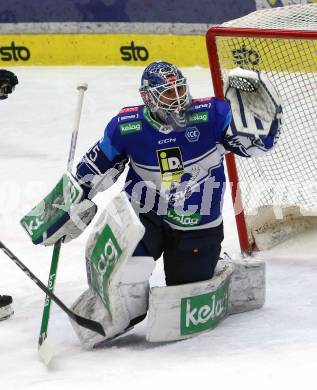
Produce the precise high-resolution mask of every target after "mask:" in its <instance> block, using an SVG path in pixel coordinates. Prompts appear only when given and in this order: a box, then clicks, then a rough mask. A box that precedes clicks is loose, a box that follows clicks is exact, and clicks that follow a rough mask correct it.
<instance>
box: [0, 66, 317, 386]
mask: <svg viewBox="0 0 317 390" xmlns="http://www.w3.org/2000/svg"><path fill="white" fill-rule="evenodd" d="M15 70H16V72H17V74H18V76H19V79H20V84H19V85H18V86H17V89H16V92H15V93H14V94H13V95H12V96H10V98H9V99H8V100H5V101H1V102H0V134H1V142H0V174H1V191H0V226H1V233H0V239H1V240H3V241H4V243H6V244H7V245H8V246H9V248H10V249H11V250H13V251H14V252H15V253H16V254H17V255H18V256H20V257H21V260H22V261H23V262H25V263H26V265H27V266H28V267H30V269H31V270H32V271H34V273H36V274H37V275H38V276H39V277H40V278H41V279H42V280H43V281H44V282H45V283H46V281H47V277H48V272H49V266H50V258H51V254H52V248H43V247H35V246H33V245H32V244H31V243H30V241H29V239H28V238H27V236H26V234H25V232H24V231H23V230H22V228H21V227H20V226H19V223H18V221H19V219H20V218H21V216H23V215H24V213H26V212H27V211H29V209H30V208H31V207H32V206H34V205H35V204H36V203H37V202H38V201H39V200H40V199H41V198H42V197H43V196H44V195H46V193H47V192H48V191H49V190H50V189H51V187H52V186H53V185H54V184H55V183H56V181H57V180H58V178H59V177H60V176H61V174H62V172H63V171H64V170H65V169H66V163H67V156H68V149H69V143H70V137H71V130H72V126H73V120H74V113H75V106H76V98H77V91H76V85H77V83H79V82H88V84H89V87H88V91H87V93H86V96H85V101H84V109H83V117H82V122H81V128H80V132H79V137H78V148H77V154H76V158H77V159H78V158H79V157H80V156H81V155H82V154H83V153H84V152H85V151H86V149H87V148H88V147H90V146H91V145H92V144H93V143H94V142H95V141H96V139H98V138H99V137H101V136H102V134H103V129H104V127H105V124H106V122H107V121H108V120H109V119H110V118H111V117H112V115H115V114H116V113H117V111H118V110H119V109H120V108H121V106H127V105H134V104H138V103H140V98H139V96H138V91H137V89H138V83H139V79H140V75H141V71H142V69H141V68H130V67H129V68H128V67H127V68H125V67H122V68H115V67H113V68H111V67H110V68H95V67H90V68H83V67H65V68H41V67H39V68H35V67H34V68H15ZM184 73H185V74H186V75H187V76H188V79H189V82H190V84H191V86H192V88H191V91H192V94H193V95H194V96H195V97H199V96H207V95H210V94H211V87H210V84H211V81H210V75H209V71H208V70H204V69H199V68H191V69H184ZM115 191H118V186H117V187H116V188H115V189H113V190H111V191H109V192H107V193H103V194H100V195H98V197H97V198H96V201H97V203H98V206H99V209H100V211H101V210H102V208H103V207H104V206H105V205H106V203H107V201H108V200H109V199H110V197H111V194H114V193H115ZM224 221H225V240H224V249H225V250H226V251H227V252H228V253H230V254H231V255H233V256H237V255H238V254H239V247H238V239H237V234H236V227H235V223H234V215H233V211H232V206H231V203H230V196H229V193H228V192H227V196H226V199H225V206H224ZM87 234H88V232H87V233H85V234H84V235H83V236H82V237H81V238H80V239H78V240H77V241H74V242H71V243H70V244H67V245H64V246H63V247H62V251H61V259H60V265H59V271H58V277H57V283H56V294H57V295H58V296H60V297H61V298H62V299H63V300H64V301H65V302H66V303H67V304H68V305H71V304H72V303H73V301H74V300H75V299H76V298H77V296H78V295H79V294H80V293H81V292H82V291H83V290H84V289H85V287H86V277H85V264H84V246H85V240H86V239H87ZM316 249H317V240H316V234H315V233H311V234H306V235H303V236H301V237H299V238H297V239H296V240H293V241H292V242H291V243H290V242H288V243H284V244H282V245H280V246H279V247H277V248H275V249H274V250H271V251H270V252H266V253H264V255H263V256H264V257H265V258H266V259H267V302H266V305H265V306H264V308H263V309H262V310H259V311H254V312H249V313H244V314H239V315H235V316H232V317H229V318H228V319H226V320H225V321H224V322H223V323H222V324H221V325H220V326H219V327H218V328H216V329H214V330H213V331H212V332H210V333H206V334H204V335H201V336H199V337H196V338H193V339H190V340H186V341H181V342H175V343H168V344H150V343H147V342H146V341H145V323H142V324H140V325H138V326H137V327H136V328H135V329H134V330H133V331H132V332H130V333H128V334H127V335H125V336H122V338H121V339H119V340H117V341H116V342H115V341H113V342H111V343H109V345H108V347H106V348H104V349H101V350H96V351H91V352H87V351H84V350H83V349H82V348H81V346H80V345H79V342H78V340H77V338H76V336H75V334H74V332H73V330H72V328H71V325H70V324H69V321H68V319H67V317H66V316H65V315H64V313H63V312H62V311H60V310H59V309H58V308H56V306H53V310H52V314H51V321H50V328H49V332H48V334H49V336H48V337H49V340H50V342H51V343H53V344H55V346H56V349H57V356H56V357H55V359H54V360H53V362H52V366H51V367H50V368H49V369H48V368H46V367H45V366H44V365H43V363H41V362H40V361H39V359H38V355H37V339H38V332H39V327H40V322H41V314H42V307H43V301H44V295H43V294H42V292H41V291H40V290H39V289H38V288H37V287H36V286H35V285H34V284H33V282H31V281H30V280H29V279H28V278H27V277H26V276H25V275H24V274H23V273H22V272H21V271H20V270H19V269H18V268H17V267H16V265H14V264H13V263H12V262H11V261H10V260H9V259H8V258H6V257H5V256H4V255H3V254H1V253H0V262H1V272H0V293H5V294H12V295H13V297H14V309H15V315H14V317H13V318H12V319H9V320H7V321H4V322H2V323H1V324H0V352H1V353H0V389H1V390H11V389H23V390H28V389H32V390H40V389H41V390H51V389H52V390H53V389H54V390H57V389H58V390H64V389H65V390H66V389H67V390H68V389H76V390H77V389H109V390H110V389H111V390H115V389H123V388H125V389H131V388H132V389H134V388H138V389H151V390H152V389H162V388H164V389H169V388H171V389H176V388H177V389H181V388H184V389H189V388H190V389H193V388H194V389H199V388H204V389H216V388H220V386H221V388H222V389H226V388H230V389H233V388H243V389H262V388H263V389H268V388H270V389H275V388H276V389H277V388H279V389H282V388H286V389H290V388H298V387H301V388H314V385H313V383H314V382H315V372H314V369H315V367H316V363H317V288H316V286H317V250H316ZM151 282H152V284H153V285H158V284H162V283H163V272H162V264H161V263H159V264H158V265H157V268H156V270H155V273H154V275H153V277H152V280H151Z"/></svg>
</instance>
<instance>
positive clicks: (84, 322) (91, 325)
mask: <svg viewBox="0 0 317 390" xmlns="http://www.w3.org/2000/svg"><path fill="white" fill-rule="evenodd" d="M0 249H1V250H2V251H3V252H4V253H5V254H6V255H7V256H8V257H9V258H10V259H11V260H12V261H13V262H14V263H15V264H16V265H17V266H18V267H19V268H20V269H21V270H22V271H23V272H24V273H25V274H26V275H27V276H28V277H29V278H30V279H31V280H32V281H33V282H34V283H35V284H36V285H37V286H38V287H39V288H40V289H41V290H42V291H43V292H44V293H45V294H46V295H47V296H49V297H50V299H51V300H52V301H53V302H55V303H56V305H57V306H59V307H60V308H61V309H62V310H63V311H64V312H65V313H66V314H67V315H68V316H69V317H70V318H71V319H72V320H74V321H75V322H77V323H78V324H79V325H80V326H83V327H84V328H87V329H90V330H92V331H93V332H97V333H99V334H101V335H102V336H104V335H105V331H104V329H103V327H102V325H101V324H100V323H99V322H96V321H93V320H90V319H88V318H84V317H81V316H79V315H77V314H76V313H74V312H73V311H71V310H70V309H69V308H68V307H67V306H66V305H65V304H64V303H63V302H62V301H61V300H60V299H59V298H57V296H56V295H55V294H54V293H53V292H52V291H50V290H49V289H48V288H47V287H46V286H45V284H44V283H43V282H42V281H41V280H40V279H39V278H38V277H37V276H35V275H34V273H33V272H32V271H31V270H30V269H29V268H28V267H26V266H25V265H24V264H23V263H22V261H21V260H19V259H18V257H17V256H15V254H14V253H13V252H11V251H10V249H9V248H8V247H7V246H5V245H4V243H3V242H2V241H0Z"/></svg>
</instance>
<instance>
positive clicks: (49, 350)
mask: <svg viewBox="0 0 317 390" xmlns="http://www.w3.org/2000/svg"><path fill="white" fill-rule="evenodd" d="M55 354H56V353H55V349H54V348H53V346H52V345H51V344H50V342H49V341H48V340H47V338H44V339H43V340H42V343H41V344H40V343H39V348H38V355H39V358H40V360H41V361H42V362H43V363H44V364H45V365H46V366H49V364H50V363H51V361H52V359H53V358H54V356H55Z"/></svg>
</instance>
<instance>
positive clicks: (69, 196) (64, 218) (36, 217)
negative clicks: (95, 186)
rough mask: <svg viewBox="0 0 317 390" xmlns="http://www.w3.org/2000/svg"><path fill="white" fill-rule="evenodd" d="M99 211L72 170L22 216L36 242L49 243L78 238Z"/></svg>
mask: <svg viewBox="0 0 317 390" xmlns="http://www.w3.org/2000/svg"><path fill="white" fill-rule="evenodd" d="M96 212H97V206H96V205H95V203H93V202H92V201H90V200H88V199H84V194H83V190H82V188H81V187H80V185H79V184H78V183H77V181H76V180H75V179H74V178H73V177H72V175H71V174H70V173H68V172H67V173H65V174H64V175H63V176H62V178H61V179H60V180H59V181H58V183H57V184H56V185H55V187H54V188H53V190H52V191H51V192H50V193H49V194H48V195H47V196H46V197H45V198H44V199H43V200H42V201H41V202H40V203H39V204H38V205H37V206H35V207H34V208H33V209H32V210H31V211H30V212H29V213H28V214H26V215H25V216H24V217H23V218H22V219H21V225H22V226H23V227H24V229H25V230H26V232H27V233H28V235H29V236H30V238H31V239H32V242H33V244H43V245H46V246H49V245H53V244H55V243H56V242H57V241H58V240H59V239H61V238H63V240H64V242H68V241H70V240H71V239H74V238H76V237H78V236H79V235H80V234H81V233H82V232H83V231H84V230H85V228H86V227H87V225H88V224H89V223H90V222H91V220H92V219H93V217H94V216H95V214H96Z"/></svg>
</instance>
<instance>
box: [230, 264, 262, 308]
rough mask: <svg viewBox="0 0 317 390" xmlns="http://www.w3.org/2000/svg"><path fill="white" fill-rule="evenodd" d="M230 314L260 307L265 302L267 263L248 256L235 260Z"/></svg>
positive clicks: (231, 285)
mask: <svg viewBox="0 0 317 390" xmlns="http://www.w3.org/2000/svg"><path fill="white" fill-rule="evenodd" d="M232 263H233V265H234V273H233V275H232V277H231V282H230V289H229V291H230V299H229V314H235V313H242V312H245V311H249V310H254V309H259V308H261V307H262V306H263V305H264V303H265V263H264V261H262V260H257V259H254V258H253V257H246V258H245V259H237V260H234V261H233V262H232Z"/></svg>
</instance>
